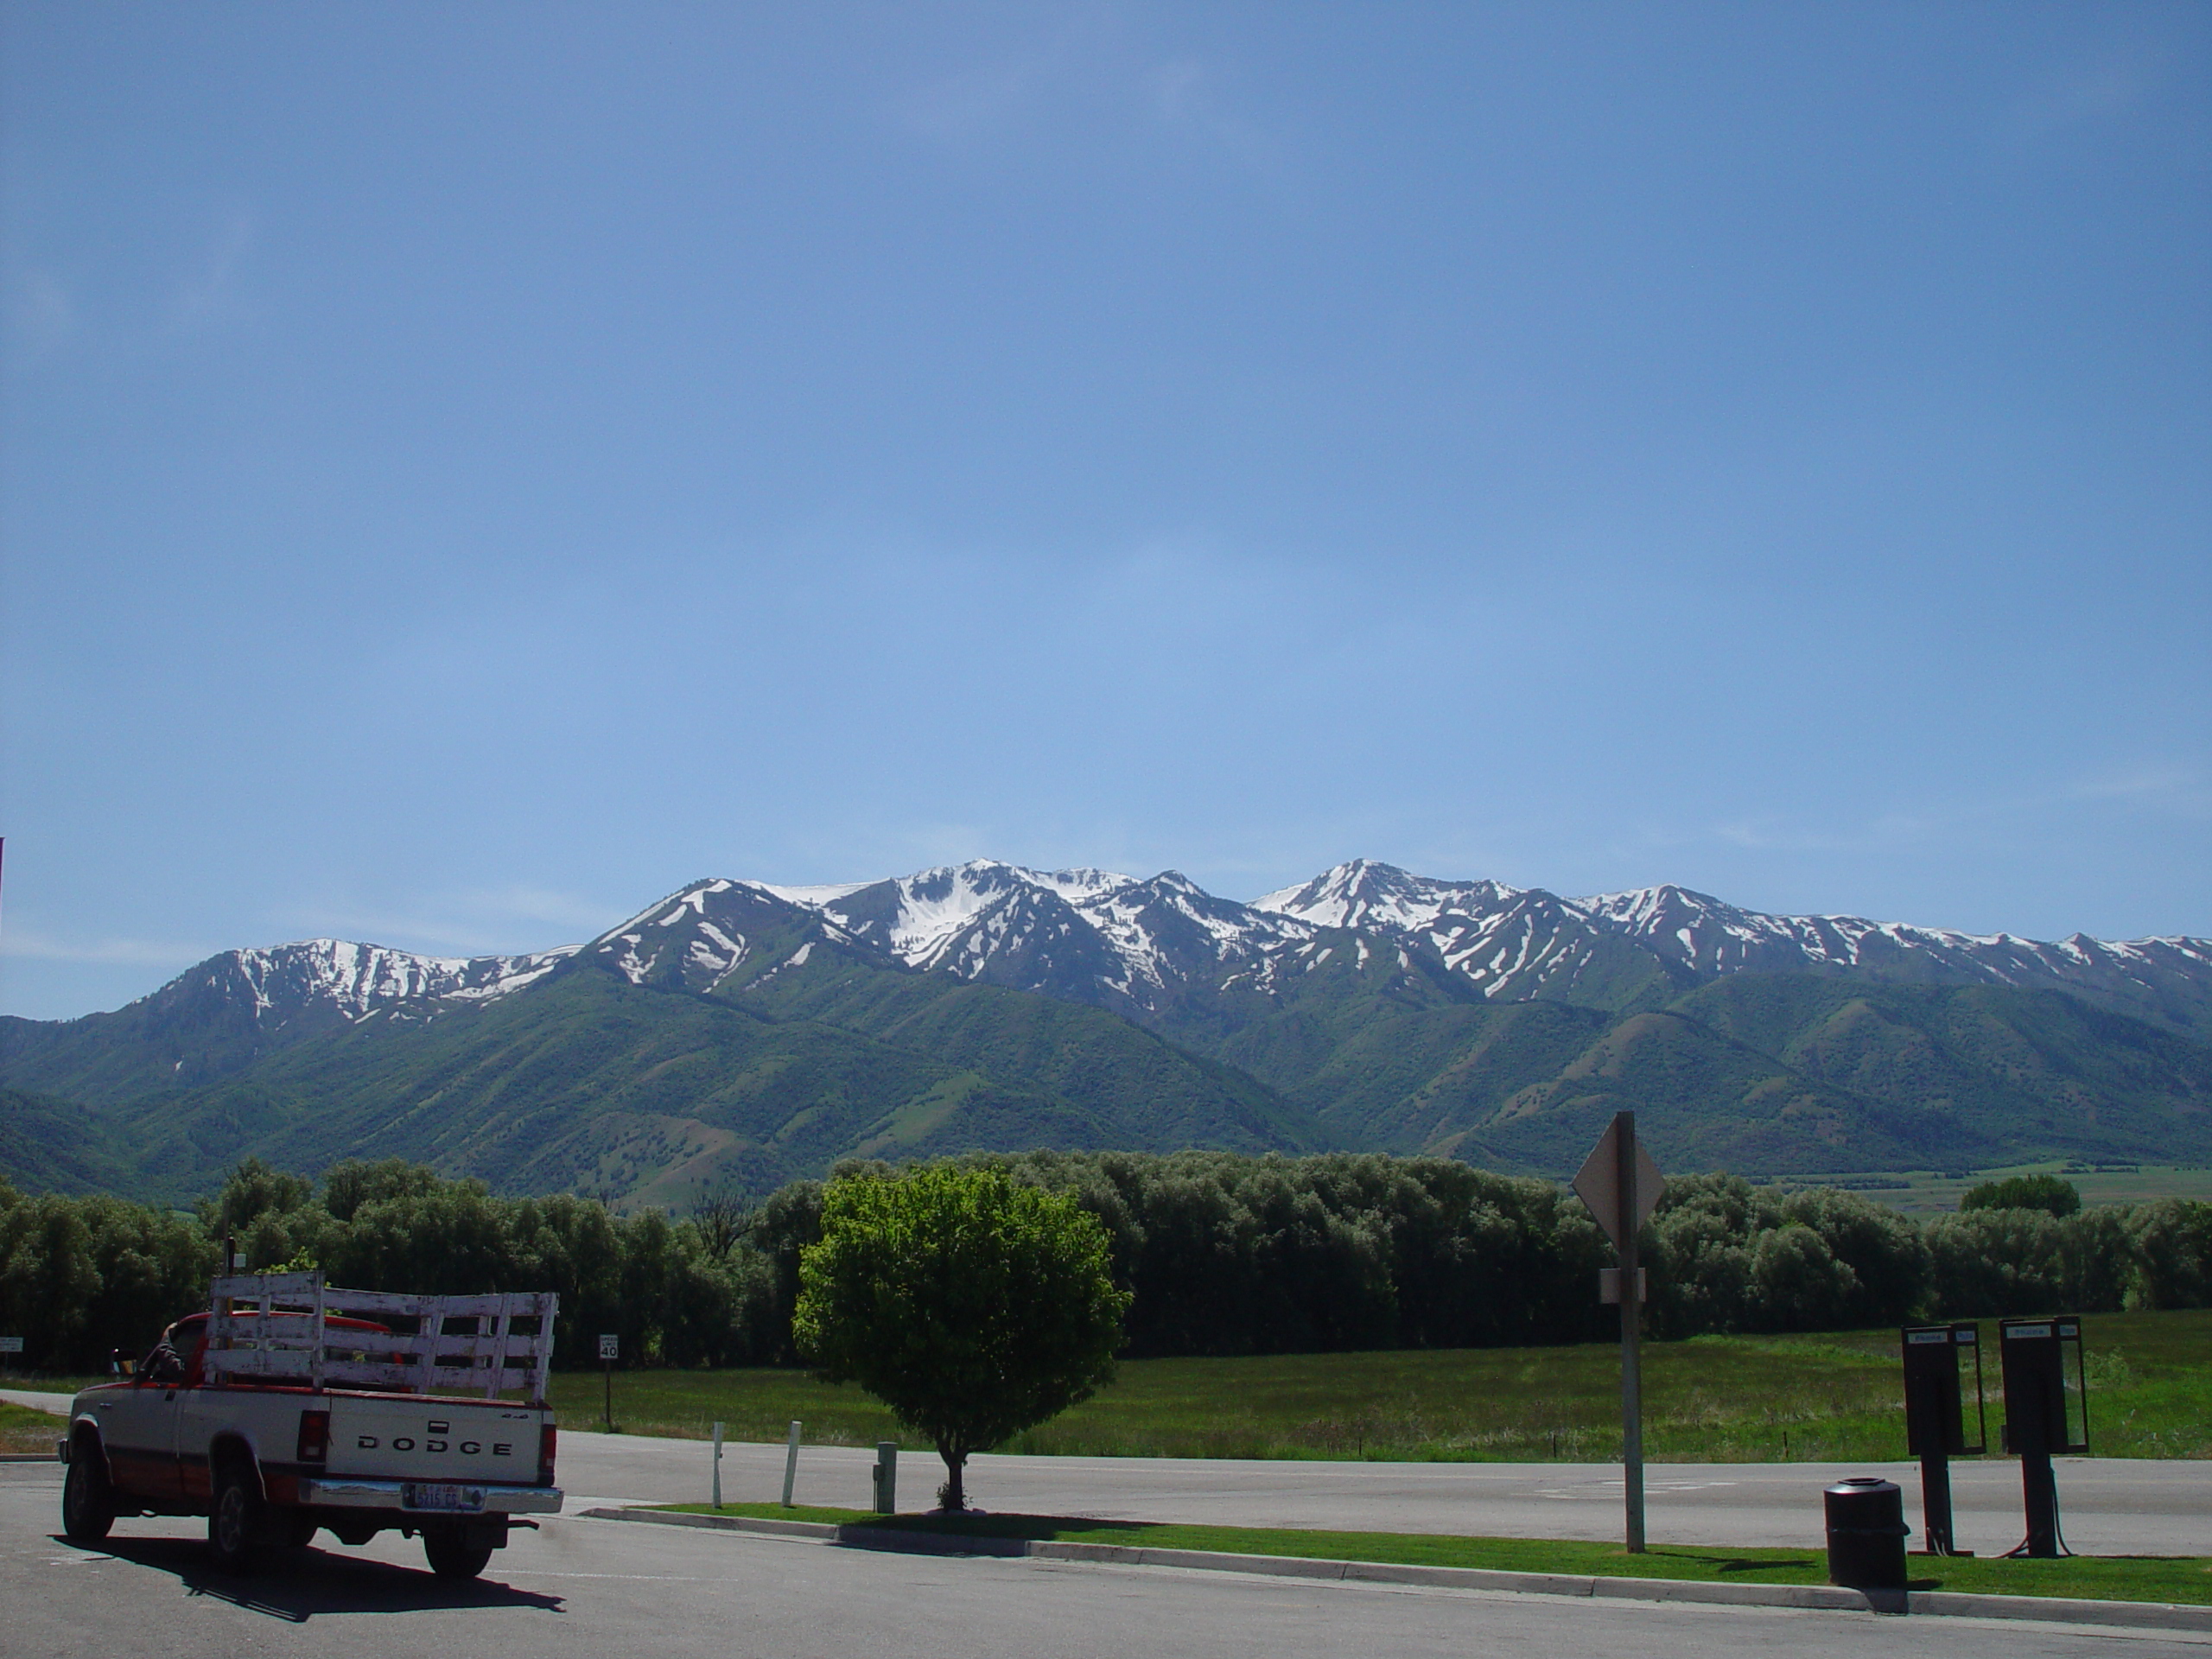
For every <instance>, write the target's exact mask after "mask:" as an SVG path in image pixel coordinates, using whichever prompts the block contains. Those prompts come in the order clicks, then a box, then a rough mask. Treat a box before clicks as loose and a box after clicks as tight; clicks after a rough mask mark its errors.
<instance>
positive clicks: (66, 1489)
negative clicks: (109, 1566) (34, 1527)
mask: <svg viewBox="0 0 2212 1659" xmlns="http://www.w3.org/2000/svg"><path fill="white" fill-rule="evenodd" d="M114 1524H115V1489H114V1488H113V1487H112V1486H111V1485H109V1484H108V1480H107V1471H106V1470H105V1469H104V1468H102V1467H101V1466H100V1462H99V1457H98V1455H97V1454H96V1453H94V1452H92V1448H91V1447H89V1446H72V1447H71V1448H70V1457H69V1474H68V1477H67V1479H65V1480H64V1481H63V1482H62V1483H61V1530H62V1532H63V1534H64V1535H67V1538H68V1540H69V1541H70V1542H71V1543H73V1544H97V1543H98V1542H99V1541H100V1540H101V1539H103V1538H105V1537H106V1536H107V1534H108V1529H109V1528H110V1527H112V1526H113V1525H114Z"/></svg>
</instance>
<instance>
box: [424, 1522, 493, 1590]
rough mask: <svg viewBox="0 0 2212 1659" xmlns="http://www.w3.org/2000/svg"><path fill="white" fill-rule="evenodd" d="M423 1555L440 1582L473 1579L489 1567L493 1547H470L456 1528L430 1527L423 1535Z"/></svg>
mask: <svg viewBox="0 0 2212 1659" xmlns="http://www.w3.org/2000/svg"><path fill="white" fill-rule="evenodd" d="M423 1554H425V1555H427V1556H428V1557H429V1560H430V1571H431V1572H433V1573H436V1574H437V1575H438V1576H439V1577H440V1578H442V1579H473V1578H474V1577H475V1576H476V1575H477V1574H478V1573H481V1572H482V1571H483V1570H484V1569H485V1567H487V1566H489V1565H490V1564H491V1560H492V1546H491V1545H489V1544H472V1543H470V1542H469V1541H468V1538H467V1535H466V1534H465V1533H464V1532H462V1530H461V1529H460V1528H459V1527H431V1528H429V1529H425V1531H424V1532H423Z"/></svg>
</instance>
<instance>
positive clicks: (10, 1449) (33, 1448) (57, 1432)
mask: <svg viewBox="0 0 2212 1659" xmlns="http://www.w3.org/2000/svg"><path fill="white" fill-rule="evenodd" d="M68 1426H69V1420H68V1419H67V1418H66V1417H56V1416H55V1415H54V1414H53V1413H51V1412H46V1411H34V1410H33V1409H31V1408H30V1407H29V1406H18V1405H15V1404H13V1403H11V1402H9V1401H5V1400H0V1452H4V1453H5V1454H7V1455H8V1456H10V1457H20V1456H22V1454H24V1453H26V1452H45V1453H48V1454H50V1453H51V1452H53V1450H54V1442H55V1441H56V1440H60V1438H61V1433H62V1431H63V1430H64V1429H65V1428H67V1427H68Z"/></svg>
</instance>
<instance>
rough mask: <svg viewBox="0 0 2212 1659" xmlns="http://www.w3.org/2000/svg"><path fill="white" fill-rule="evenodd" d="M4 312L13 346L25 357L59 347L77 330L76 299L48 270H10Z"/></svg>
mask: <svg viewBox="0 0 2212 1659" xmlns="http://www.w3.org/2000/svg"><path fill="white" fill-rule="evenodd" d="M7 316H8V332H9V334H10V336H12V337H13V340H14V341H15V345H16V349H17V350H18V351H20V352H22V353H24V354H25V355H26V356H29V357H43V356H45V355H46V354H47V353H49V352H54V351H59V350H60V348H61V347H62V346H65V345H67V344H68V342H69V340H70V339H71V337H72V336H73V335H74V334H76V332H77V304H76V301H75V299H74V298H73V296H71V294H70V292H69V289H68V287H67V284H65V283H63V282H62V280H61V279H60V277H57V276H55V275H54V273H53V272H52V271H50V270H35V269H32V270H17V271H13V272H10V275H9V277H8V285H7Z"/></svg>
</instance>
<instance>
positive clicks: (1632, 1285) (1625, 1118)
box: [1574, 1112, 1667, 1555]
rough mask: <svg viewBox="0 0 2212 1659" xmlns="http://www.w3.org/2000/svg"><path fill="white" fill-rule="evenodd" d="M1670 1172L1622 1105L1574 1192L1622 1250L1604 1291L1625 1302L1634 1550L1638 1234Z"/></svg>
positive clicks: (1639, 1502) (1627, 1483) (1638, 1450)
mask: <svg viewBox="0 0 2212 1659" xmlns="http://www.w3.org/2000/svg"><path fill="white" fill-rule="evenodd" d="M1666 1185H1667V1179H1666V1177H1665V1176H1663V1175H1662V1174H1661V1173H1659V1166H1658V1165H1657V1164H1656V1163H1654V1162H1653V1161H1652V1159H1651V1154H1649V1152H1646V1151H1645V1150H1644V1149H1643V1146H1642V1145H1641V1144H1640V1143H1639V1142H1638V1141H1637V1138H1636V1114H1635V1113H1634V1112H1615V1113H1614V1114H1613V1121H1612V1122H1611V1124H1610V1125H1609V1126H1608V1127H1607V1128H1606V1130H1605V1133H1604V1134H1603V1135H1599V1137H1598V1144H1597V1145H1596V1146H1595V1147H1592V1148H1591V1152H1590V1155H1589V1157H1588V1158H1586V1159H1585V1160H1583V1164H1582V1168H1581V1170H1580V1173H1577V1174H1576V1176H1575V1178H1574V1191H1575V1195H1576V1196H1577V1197H1578V1198H1580V1199H1581V1200H1582V1202H1583V1203H1585V1204H1586V1205H1589V1206H1590V1213H1591V1214H1592V1216H1594V1217H1597V1221H1598V1224H1599V1226H1600V1227H1602V1228H1604V1229H1605V1236H1606V1237H1608V1238H1610V1239H1611V1240H1612V1241H1613V1246H1614V1248H1615V1249H1617V1250H1618V1251H1619V1253H1620V1266H1619V1268H1618V1269H1617V1270H1616V1275H1615V1283H1614V1284H1612V1285H1610V1286H1609V1285H1607V1284H1606V1283H1605V1276H1604V1275H1601V1276H1600V1279H1599V1297H1600V1298H1601V1299H1602V1300H1607V1301H1611V1300H1614V1296H1613V1295H1612V1294H1608V1292H1616V1293H1617V1294H1618V1300H1619V1301H1620V1305H1621V1498H1622V1503H1623V1506H1624V1510H1626V1520H1627V1530H1628V1549H1629V1554H1631V1555H1641V1554H1643V1356H1642V1354H1641V1353H1640V1352H1639V1351H1638V1339H1639V1338H1640V1337H1641V1336H1642V1334H1643V1270H1642V1268H1641V1265H1640V1264H1639V1263H1638V1262H1637V1249H1636V1236H1637V1233H1638V1232H1639V1231H1640V1230H1642V1229H1643V1224H1644V1223H1645V1222H1646V1221H1647V1220H1649V1218H1650V1216H1651V1211H1652V1208H1653V1206H1654V1205H1656V1204H1657V1203H1658V1202H1659V1194H1660V1192H1661V1191H1662V1189H1663V1188H1664V1187H1665V1186H1666Z"/></svg>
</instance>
